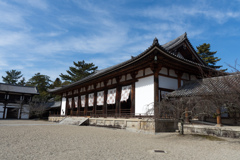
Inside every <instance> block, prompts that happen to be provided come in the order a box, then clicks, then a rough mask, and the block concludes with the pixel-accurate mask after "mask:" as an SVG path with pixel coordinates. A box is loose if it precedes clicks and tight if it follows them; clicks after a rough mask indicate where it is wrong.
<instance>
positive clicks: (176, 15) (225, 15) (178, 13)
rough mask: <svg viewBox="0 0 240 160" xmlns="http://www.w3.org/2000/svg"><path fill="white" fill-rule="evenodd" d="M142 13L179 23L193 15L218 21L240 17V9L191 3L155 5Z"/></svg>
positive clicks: (140, 12)
mask: <svg viewBox="0 0 240 160" xmlns="http://www.w3.org/2000/svg"><path fill="white" fill-rule="evenodd" d="M139 14H140V15H144V16H146V17H151V18H157V19H162V20H167V21H172V22H176V23H178V22H179V21H185V20H187V19H190V18H192V17H195V18H202V17H201V16H204V17H205V18H208V19H211V20H215V21H216V22H218V23H225V22H226V21H227V20H229V19H231V18H239V17H240V12H239V11H237V12H236V11H231V10H228V9H226V10H218V9H216V8H213V7H211V6H207V5H202V6H201V5H198V4H195V5H190V6H176V5H173V6H168V7H159V6H157V7H154V8H152V7H151V8H148V9H145V10H143V11H139Z"/></svg>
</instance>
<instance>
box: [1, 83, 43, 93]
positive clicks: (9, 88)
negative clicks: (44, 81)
mask: <svg viewBox="0 0 240 160" xmlns="http://www.w3.org/2000/svg"><path fill="white" fill-rule="evenodd" d="M0 92H14V93H25V94H39V93H38V90H37V87H31V86H18V85H12V84H6V83H0Z"/></svg>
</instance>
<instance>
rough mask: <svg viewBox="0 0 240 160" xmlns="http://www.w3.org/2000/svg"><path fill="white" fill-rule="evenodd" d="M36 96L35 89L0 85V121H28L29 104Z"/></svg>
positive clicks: (36, 91)
mask: <svg viewBox="0 0 240 160" xmlns="http://www.w3.org/2000/svg"><path fill="white" fill-rule="evenodd" d="M37 94H38V90H37V88H36V87H28V86H17V85H11V84H5V83H0V119H28V118H29V110H30V107H29V102H31V100H32V97H33V96H34V95H37Z"/></svg>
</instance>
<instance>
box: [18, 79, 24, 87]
mask: <svg viewBox="0 0 240 160" xmlns="http://www.w3.org/2000/svg"><path fill="white" fill-rule="evenodd" d="M18 85H21V86H25V85H26V80H25V78H24V77H23V78H22V79H21V80H20V81H19V82H18Z"/></svg>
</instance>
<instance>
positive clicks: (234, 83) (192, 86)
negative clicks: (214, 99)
mask: <svg viewBox="0 0 240 160" xmlns="http://www.w3.org/2000/svg"><path fill="white" fill-rule="evenodd" d="M233 92H240V74H233V75H227V76H220V77H213V78H204V79H201V80H195V81H189V82H187V83H186V84H184V85H183V86H182V87H180V88H179V89H177V90H176V91H173V92H171V93H169V94H168V95H167V97H168V98H174V97H185V96H201V95H208V94H209V95H211V94H215V93H223V94H226V93H233ZM238 94H239V93H238Z"/></svg>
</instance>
